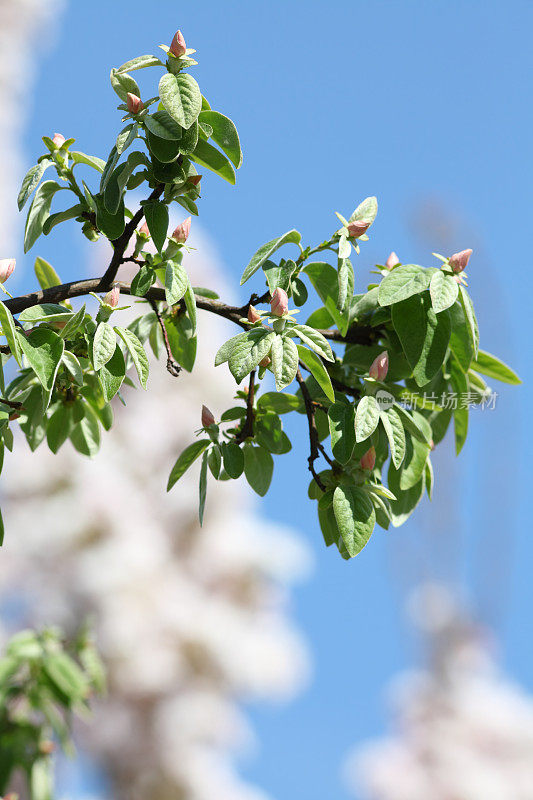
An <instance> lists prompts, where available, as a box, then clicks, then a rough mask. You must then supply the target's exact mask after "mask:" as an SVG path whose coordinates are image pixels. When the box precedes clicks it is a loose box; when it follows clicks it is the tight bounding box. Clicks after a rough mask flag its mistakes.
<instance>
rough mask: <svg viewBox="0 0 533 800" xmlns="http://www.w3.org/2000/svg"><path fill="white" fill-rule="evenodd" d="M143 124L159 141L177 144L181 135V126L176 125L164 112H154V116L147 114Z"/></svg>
mask: <svg viewBox="0 0 533 800" xmlns="http://www.w3.org/2000/svg"><path fill="white" fill-rule="evenodd" d="M143 123H144V125H145V127H146V128H148V130H149V131H150V133H153V134H154V136H158V137H159V138H160V139H168V141H171V142H172V141H174V142H177V141H178V140H179V139H181V137H182V134H183V128H182V127H181V125H178V123H177V122H176V121H175V120H174V119H172V117H171V116H170V114H169V113H168V112H167V111H164V110H161V111H156V112H155V114H151V115H150V114H147V115H146V116H145V117H144V119H143Z"/></svg>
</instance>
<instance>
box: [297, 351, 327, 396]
mask: <svg viewBox="0 0 533 800" xmlns="http://www.w3.org/2000/svg"><path fill="white" fill-rule="evenodd" d="M298 356H299V358H300V361H301V362H302V363H303V364H305V366H306V367H307V369H308V370H309V372H310V373H311V375H312V376H313V378H314V379H315V380H316V382H317V383H318V385H319V386H320V388H321V389H322V391H323V392H324V394H325V395H326V397H327V398H328V400H331V402H332V403H334V402H335V392H334V391H333V386H332V385H331V378H330V377H329V373H328V371H327V369H326V368H325V366H324V364H323V363H322V360H321V359H320V357H319V356H317V354H316V353H313V351H312V350H308V349H307V347H303V346H302V345H298Z"/></svg>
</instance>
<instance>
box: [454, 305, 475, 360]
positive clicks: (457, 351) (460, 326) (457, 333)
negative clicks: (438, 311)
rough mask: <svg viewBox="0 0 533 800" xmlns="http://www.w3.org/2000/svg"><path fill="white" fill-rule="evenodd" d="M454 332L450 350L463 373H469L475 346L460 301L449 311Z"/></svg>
mask: <svg viewBox="0 0 533 800" xmlns="http://www.w3.org/2000/svg"><path fill="white" fill-rule="evenodd" d="M448 313H449V314H450V321H451V326H452V332H451V335H450V349H451V351H452V353H453V354H454V356H455V358H456V359H457V362H458V363H459V366H460V367H461V369H462V370H463V372H465V373H466V372H468V370H469V369H470V365H471V363H472V359H473V358H474V345H473V343H472V336H471V330H470V326H469V324H468V320H467V319H466V317H465V313H464V308H463V305H462V303H461V302H460V301H456V302H455V303H454V304H453V305H452V306H451V307H450V308H449V310H448Z"/></svg>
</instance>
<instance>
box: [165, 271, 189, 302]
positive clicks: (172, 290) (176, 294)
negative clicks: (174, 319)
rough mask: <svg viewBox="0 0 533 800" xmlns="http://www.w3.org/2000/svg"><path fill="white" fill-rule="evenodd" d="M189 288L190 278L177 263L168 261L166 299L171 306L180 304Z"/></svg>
mask: <svg viewBox="0 0 533 800" xmlns="http://www.w3.org/2000/svg"><path fill="white" fill-rule="evenodd" d="M188 286H189V276H188V275H187V272H186V271H185V268H184V267H183V266H182V265H181V264H178V262H177V261H167V265H166V269H165V298H166V301H167V303H168V305H169V306H174V305H176V303H179V301H180V300H181V298H182V297H183V296H184V295H185V292H186V291H187V288H188Z"/></svg>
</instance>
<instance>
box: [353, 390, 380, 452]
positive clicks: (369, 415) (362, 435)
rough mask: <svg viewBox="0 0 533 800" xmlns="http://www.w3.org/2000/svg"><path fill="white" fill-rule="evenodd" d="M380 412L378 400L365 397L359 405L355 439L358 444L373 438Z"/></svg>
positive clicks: (369, 396) (372, 397) (368, 396)
mask: <svg viewBox="0 0 533 800" xmlns="http://www.w3.org/2000/svg"><path fill="white" fill-rule="evenodd" d="M379 417H380V411H379V405H378V402H377V400H376V398H375V397H374V396H373V395H365V396H364V397H362V398H361V399H360V400H359V402H358V404H357V411H356V412H355V438H356V441H357V442H364V441H365V440H366V439H368V437H369V436H372V434H373V433H374V431H375V430H376V428H377V426H378V422H379Z"/></svg>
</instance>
